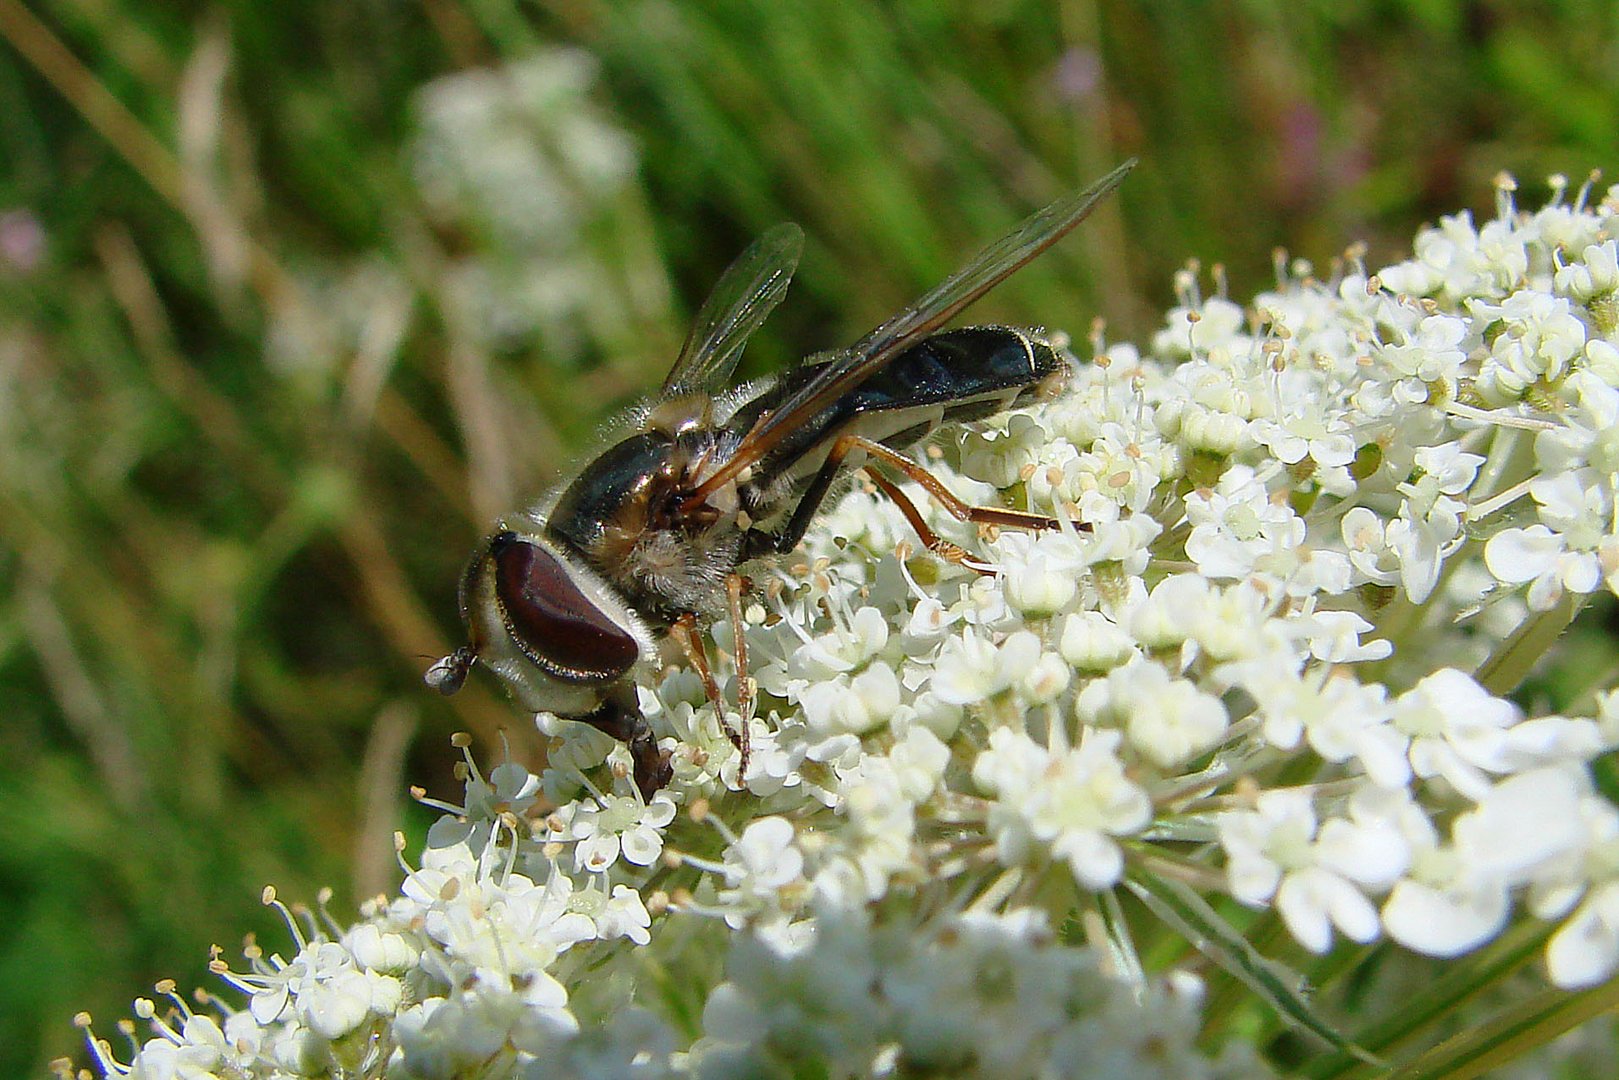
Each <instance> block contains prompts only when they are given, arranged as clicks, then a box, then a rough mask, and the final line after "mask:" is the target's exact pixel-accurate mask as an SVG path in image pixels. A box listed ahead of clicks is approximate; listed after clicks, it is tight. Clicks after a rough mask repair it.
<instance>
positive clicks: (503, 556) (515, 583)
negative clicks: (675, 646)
mask: <svg viewBox="0 0 1619 1080" xmlns="http://www.w3.org/2000/svg"><path fill="white" fill-rule="evenodd" d="M489 554H490V555H491V556H492V557H493V558H494V560H495V597H496V599H498V600H499V601H500V606H501V609H502V612H503V613H504V615H505V617H506V629H507V630H509V631H510V632H511V635H512V640H513V641H514V642H515V643H516V644H517V647H518V648H520V649H522V650H523V655H525V656H527V657H528V658H529V659H530V660H532V661H534V663H535V664H537V665H539V666H540V667H541V668H543V669H544V670H545V671H546V672H547V673H548V674H550V675H552V676H555V677H556V678H558V679H564V680H567V681H569V682H601V681H605V680H608V679H614V678H617V677H618V676H620V675H622V674H624V673H625V672H626V671H628V670H629V669H630V668H631V667H632V666H633V665H634V664H635V661H636V660H637V659H638V658H639V657H640V655H641V648H640V646H639V645H637V644H636V641H635V638H633V637H631V636H630V635H629V634H628V633H626V632H625V631H624V628H623V627H621V626H619V625H618V624H617V623H615V622H614V621H613V620H612V619H610V618H608V617H607V615H606V613H605V612H603V611H602V609H601V608H599V607H597V606H596V605H595V604H593V603H591V601H590V598H589V597H587V596H586V595H585V594H584V593H583V592H581V591H580V590H579V586H578V585H575V584H574V581H573V578H571V577H569V576H568V572H567V570H565V569H564V568H563V566H562V564H561V563H560V562H558V561H557V559H556V557H555V556H554V555H552V554H551V553H550V552H548V551H546V550H545V549H544V548H542V547H540V546H539V545H538V544H531V543H529V542H528V541H527V540H523V539H521V538H520V537H518V536H517V535H516V534H514V533H509V532H503V533H500V534H498V535H497V536H495V538H494V539H493V540H492V541H490V544H489Z"/></svg>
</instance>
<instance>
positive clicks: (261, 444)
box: [0, 0, 1619, 1076]
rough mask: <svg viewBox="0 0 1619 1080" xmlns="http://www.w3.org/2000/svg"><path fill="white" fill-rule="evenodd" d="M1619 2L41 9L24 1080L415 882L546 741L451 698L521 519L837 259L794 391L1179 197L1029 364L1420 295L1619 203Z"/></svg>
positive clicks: (4, 293) (31, 307)
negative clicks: (211, 962) (1156, 331)
mask: <svg viewBox="0 0 1619 1080" xmlns="http://www.w3.org/2000/svg"><path fill="white" fill-rule="evenodd" d="M1616 11H1619V8H1616V7H1615V5H1613V4H1612V3H1611V2H1609V0H1585V2H1579V0H1572V2H1564V3H1556V4H1553V3H1542V4H1521V3H1513V2H1509V0H1497V2H1480V3H1457V2H1446V0H1384V2H1371V0H1366V2H1354V0H1348V2H1344V0H1307V2H1298V3H1291V4H1286V5H1273V4H1269V3H1259V2H1247V3H1244V2H1235V0H1233V2H1226V3H1214V2H1209V3H1199V2H1191V0H1159V2H1147V3H1127V2H1122V0H1096V2H1081V0H1075V2H1071V3H1053V2H1033V0H976V2H966V3H940V2H938V0H926V2H923V0H895V2H890V3H883V4H853V3H849V4H838V3H819V4H797V3H781V2H776V0H712V2H703V3H673V2H670V0H622V2H607V0H561V2H546V0H532V2H520V0H351V2H349V3H318V2H311V0H284V2H281V3H276V4H266V3H253V2H247V0H226V2H219V3H196V2H172V0H171V2H161V3H159V2H153V0H50V2H30V3H19V2H18V0H0V39H3V44H0V701H3V703H4V704H3V715H0V800H3V802H4V805H5V806H6V807H7V808H8V809H7V810H6V812H5V813H4V814H3V815H0V1076H21V1075H33V1074H39V1073H41V1072H42V1071H43V1070H44V1068H45V1062H46V1061H48V1060H49V1059H50V1058H52V1057H55V1056H57V1055H63V1054H72V1055H74V1056H75V1057H76V1058H82V1054H81V1053H80V1051H79V1049H78V1045H77V1044H78V1036H77V1033H76V1032H75V1031H74V1030H73V1028H72V1027H71V1024H70V1018H71V1016H72V1015H73V1013H74V1012H75V1011H76V1010H78V1009H89V1010H91V1011H92V1012H94V1013H95V1015H96V1017H97V1019H98V1021H99V1023H98V1030H99V1031H100V1032H101V1033H102V1034H103V1035H112V1034H114V1032H113V1025H112V1021H113V1020H114V1019H115V1018H117V1017H118V1016H121V1015H124V1014H125V1013H126V1011H127V1008H128V1003H129V999H130V998H131V997H133V996H134V995H136V994H139V993H150V987H151V984H152V982H153V981H154V980H156V979H158V978H160V977H164V976H174V977H176V978H177V979H178V980H179V981H180V984H181V986H182V987H189V986H192V985H195V984H198V983H202V982H205V981H206V976H205V975H204V963H205V959H206V950H207V948H208V946H209V945H210V944H211V943H215V942H217V943H219V944H221V945H223V946H224V947H225V948H226V949H227V950H228V951H229V952H231V953H232V954H233V955H234V954H235V952H236V950H237V948H238V947H239V944H240V938H241V935H242V934H243V933H244V932H246V931H250V930H256V931H258V932H259V933H260V934H261V936H262V937H263V939H264V941H265V943H266V945H267V946H270V947H272V948H283V947H284V945H283V935H282V933H281V932H280V931H279V930H277V929H276V928H275V924H274V923H273V921H272V920H270V919H269V918H267V917H266V915H265V912H264V909H262V908H261V907H260V906H259V903H258V897H259V890H260V887H261V886H262V885H263V884H265V883H266V882H274V883H275V884H277V885H278V886H279V888H280V891H281V894H282V895H283V896H285V897H288V898H303V899H308V900H312V899H313V897H314V896H315V894H316V891H317V889H318V888H319V887H320V886H322V885H327V884H329V885H331V886H333V887H334V888H335V890H336V900H335V906H336V909H337V910H338V911H339V912H345V911H350V910H352V906H353V904H354V903H356V901H357V899H358V898H362V897H364V896H366V895H369V894H372V893H375V892H376V891H378V890H382V889H386V888H389V887H390V886H391V884H392V882H393V880H394V875H395V873H396V869H395V866H394V863H393V853H392V846H391V842H390V835H391V832H392V830H394V829H397V828H405V829H407V830H409V831H411V832H413V833H414V832H417V831H419V830H420V829H421V828H422V827H423V825H424V817H423V815H421V814H420V812H419V811H416V810H414V809H413V808H412V805H411V804H410V802H409V799H408V796H407V787H408V785H410V784H421V785H424V786H425V787H427V788H428V789H430V790H431V791H433V792H434V793H435V794H438V795H443V796H450V797H454V795H455V794H456V792H457V788H456V786H455V783H454V780H453V778H452V776H451V766H452V764H453V761H454V760H455V755H454V754H453V753H452V752H451V751H450V749H449V747H448V745H447V736H448V735H449V733H450V732H452V731H454V730H461V729H464V730H470V731H472V732H473V733H474V734H475V736H476V738H477V741H478V743H479V744H480V745H481V747H482V748H483V755H484V757H485V758H486V759H487V758H489V757H492V756H494V755H495V754H497V753H498V749H496V747H498V739H499V732H500V731H501V730H502V729H504V730H505V731H507V732H508V734H509V737H510V738H511V740H512V742H513V746H514V750H515V752H517V753H519V754H529V753H532V744H533V738H532V736H531V735H528V734H526V733H525V731H524V723H523V720H522V717H521V716H519V715H518V714H517V713H516V712H515V710H514V709H513V708H512V707H511V706H509V705H508V704H507V703H506V702H505V701H504V700H502V699H501V698H500V697H499V695H498V693H497V692H495V691H493V690H492V688H491V686H490V685H489V684H488V683H486V682H485V681H484V680H483V679H482V678H481V677H479V678H477V679H475V680H474V684H473V685H471V686H470V688H469V690H468V691H467V692H466V693H464V694H462V695H461V696H459V697H457V698H455V699H453V700H448V701H446V700H441V699H438V698H437V697H436V696H434V695H432V694H431V693H430V692H428V691H427V690H426V689H425V688H424V687H423V686H422V684H421V682H420V673H421V670H422V668H423V667H424V666H425V665H426V663H427V662H428V661H429V660H430V659H432V658H433V657H436V656H437V655H439V654H440V653H441V652H442V651H444V650H445V649H446V648H447V647H448V645H449V644H450V643H451V642H452V640H453V638H454V635H455V633H456V624H455V613H454V586H455V580H456V576H457V573H458V571H459V569H460V564H461V561H462V559H463V558H464V556H465V554H466V552H467V550H468V549H469V547H470V545H471V544H472V543H473V542H474V540H475V539H476V538H477V536H478V534H479V533H480V532H481V531H482V529H483V528H484V526H485V524H486V523H488V522H489V521H490V520H491V519H493V518H494V517H495V516H496V515H497V514H499V513H501V512H502V511H504V510H507V509H510V508H511V507H513V506H515V505H517V504H518V503H519V502H520V501H521V500H522V499H523V498H524V497H525V496H528V495H532V494H534V493H536V492H538V491H539V490H541V489H542V488H543V487H544V485H545V484H546V483H547V482H548V481H549V480H550V479H552V478H554V477H555V476H556V475H557V473H558V470H559V469H564V468H566V467H567V466H568V464H569V462H570V460H571V458H572V456H573V454H574V453H575V452H576V448H577V447H578V446H579V445H580V443H581V442H582V441H583V440H587V439H588V438H589V437H590V435H591V433H592V432H593V430H594V428H595V426H596V425H597V424H598V423H599V422H600V420H601V419H602V418H603V417H604V416H605V415H607V414H608V413H610V412H611V411H612V410H614V409H616V408H619V407H622V406H623V405H624V404H626V403H627V402H629V401H631V400H633V398H634V396H635V395H636V394H637V392H639V391H643V390H646V389H648V388H650V387H652V386H654V385H656V383H657V382H658V380H659V379H660V378H661V376H662V373H663V370H664V368H665V367H666V365H667V364H668V362H669V360H670V358H671V356H672V354H673V351H674V349H675V348H676V347H677V346H678V343H679V341H680V339H681V337H682V335H683V334H684V331H685V319H686V317H687V316H688V314H689V313H690V312H691V311H692V310H693V308H694V307H695V305H696V304H697V303H699V302H700V301H701V299H702V297H703V295H704V292H705V290H706V288H707V286H708V285H709V284H710V283H711V282H712V281H713V280H714V279H715V277H716V275H717V274H718V273H719V272H720V271H721V270H722V269H723V267H724V266H725V265H726V263H727V262H728V261H729V259H730V258H731V257H732V256H734V255H735V254H736V253H737V252H738V251H740V249H741V248H742V247H743V246H744V245H745V244H746V243H747V241H748V240H749V239H750V238H751V237H752V236H753V235H755V234H756V233H758V232H759V231H761V230H762V229H764V228H765V227H767V226H768V225H770V224H772V223H774V222H776V221H779V220H783V219H791V220H796V221H798V222H800V223H802V224H803V225H804V227H805V229H806V231H807V232H808V235H809V245H808V248H807V252H806V255H805V258H804V263H803V267H802V269H801V271H800V274H799V276H798V279H797V282H796V284H795V286H794V290H793V292H792V294H791V295H790V297H789V300H788V302H787V303H786V304H785V305H784V306H783V308H782V309H781V310H780V311H779V312H778V314H777V315H776V316H775V318H774V319H773V320H772V322H771V324H770V326H769V327H767V329H766V331H765V333H764V334H762V335H761V336H760V338H759V340H758V343H757V346H756V347H755V348H754V349H753V350H751V351H750V354H749V356H748V358H747V360H746V361H745V369H744V370H745V372H746V373H750V374H753V373H759V372H762V371H766V370H769V369H771V368H773V367H775V366H778V365H780V364H783V363H787V362H789V360H790V359H791V358H793V357H796V356H799V355H802V354H804V353H806V352H809V351H812V350H816V349H821V348H827V347H831V346H834V345H837V344H839V343H843V342H846V341H848V340H851V339H852V338H853V337H855V336H857V335H858V334H860V333H862V332H863V331H865V330H866V329H868V328H869V327H870V326H871V325H873V324H874V323H876V322H877V321H879V320H881V319H882V318H884V317H885V316H887V315H889V314H891V313H892V312H893V311H894V310H895V309H897V308H898V307H899V306H900V305H902V304H903V303H905V302H907V301H908V300H909V299H911V298H913V297H914V296H915V295H917V294H918V293H919V292H920V291H921V290H922V289H923V288H925V287H927V286H929V285H931V284H933V283H934V282H935V281H936V280H938V279H939V278H940V277H942V276H943V275H944V274H945V273H947V272H949V271H950V270H951V269H953V268H954V266H955V265H956V264H958V263H959V262H960V261H961V260H962V259H963V258H964V257H965V256H966V255H967V254H969V253H970V252H972V251H974V250H976V249H977V247H979V246H980V245H981V244H983V243H985V242H987V241H988V240H991V239H993V238H994V237H996V236H997V235H998V234H999V233H1000V232H1001V231H1002V230H1004V229H1005V228H1007V227H1008V226H1010V225H1011V224H1012V223H1014V222H1015V221H1016V220H1017V219H1018V218H1019V217H1021V216H1022V215H1023V214H1024V213H1025V212H1027V211H1028V210H1029V209H1030V208H1032V207H1033V206H1035V205H1037V204H1040V203H1043V202H1045V201H1046V200H1048V199H1050V198H1052V197H1054V196H1055V195H1057V194H1059V193H1061V192H1063V191H1065V190H1069V189H1072V188H1074V187H1076V186H1078V185H1080V184H1082V183H1085V182H1088V181H1089V180H1090V179H1092V178H1094V177H1095V176H1097V175H1100V174H1101V173H1102V172H1103V171H1105V170H1106V169H1108V168H1110V167H1111V166H1112V165H1113V164H1115V163H1116V162H1118V161H1119V160H1121V159H1122V158H1124V157H1126V156H1128V155H1132V154H1134V155H1138V156H1140V157H1141V159H1142V165H1141V167H1140V168H1139V169H1138V170H1137V171H1136V173H1135V175H1134V176H1132V177H1131V179H1130V180H1129V182H1128V183H1127V184H1126V185H1125V187H1124V189H1123V190H1122V192H1121V193H1120V195H1119V197H1118V198H1116V199H1115V200H1114V201H1112V202H1111V203H1110V204H1109V205H1107V206H1105V207H1104V208H1103V209H1102V210H1101V211H1100V212H1099V213H1098V214H1097V216H1096V217H1095V218H1094V219H1093V220H1092V221H1091V222H1090V223H1088V224H1087V225H1085V226H1084V227H1083V228H1082V229H1081V230H1080V231H1079V232H1078V233H1076V234H1075V235H1074V236H1073V237H1071V238H1070V239H1068V240H1067V241H1065V242H1064V243H1063V244H1061V245H1059V246H1058V247H1057V248H1056V249H1054V250H1053V251H1052V252H1051V253H1050V254H1048V255H1047V256H1045V257H1043V258H1042V259H1041V260H1039V261H1038V262H1037V263H1036V264H1035V265H1033V266H1031V267H1030V268H1029V269H1027V270H1026V271H1024V272H1023V273H1021V274H1019V275H1018V276H1017V278H1015V279H1014V280H1013V281H1012V282H1010V283H1009V284H1008V285H1006V286H1005V287H1004V288H1002V289H1000V290H999V291H997V292H996V293H995V294H994V295H992V296H991V297H990V298H989V299H987V300H986V301H985V302H984V303H983V304H982V305H981V306H980V307H979V308H978V309H977V311H976V312H975V315H976V316H977V317H978V318H979V319H980V320H981V321H989V320H991V319H1004V320H1011V321H1019V322H1024V323H1045V324H1048V325H1051V326H1057V327H1063V328H1067V329H1069V330H1071V331H1072V332H1074V333H1075V334H1076V336H1079V337H1081V338H1082V337H1083V336H1084V335H1085V333H1086V332H1087V331H1088V328H1089V326H1090V322H1091V320H1092V318H1093V317H1096V316H1098V315H1101V316H1105V317H1106V318H1107V320H1108V323H1109V332H1110V334H1112V335H1113V336H1132V335H1135V336H1139V335H1142V334H1144V333H1146V332H1148V331H1149V330H1150V329H1151V328H1152V327H1153V326H1154V324H1155V320H1156V317H1157V316H1156V315H1155V313H1156V312H1159V311H1161V310H1162V309H1163V308H1165V307H1167V306H1168V305H1169V304H1170V303H1171V302H1172V300H1173V297H1172V294H1171V291H1170V286H1169V283H1170V276H1171V274H1172V273H1173V271H1174V270H1175V269H1176V268H1177V267H1178V266H1180V265H1181V264H1182V263H1183V261H1184V260H1185V259H1186V258H1187V257H1189V256H1196V257H1197V258H1199V259H1201V260H1202V261H1203V263H1204V265H1205V267H1207V266H1208V265H1209V264H1211V263H1214V262H1221V263H1224V264H1225V265H1226V267H1227V268H1228V272H1229V277H1230V281H1231V290H1232V293H1233V295H1234V296H1235V297H1237V298H1242V297H1244V296H1246V295H1247V294H1249V293H1251V292H1252V291H1254V290H1256V289H1258V288H1262V287H1264V285H1265V284H1266V283H1267V282H1268V281H1270V280H1271V277H1272V270H1271V265H1272V251H1273V249H1274V248H1275V247H1277V246H1278V245H1283V246H1285V247H1287V248H1288V249H1289V251H1291V252H1292V253H1293V254H1295V255H1298V256H1302V257H1306V258H1309V259H1311V260H1313V261H1315V262H1316V264H1317V265H1318V266H1321V267H1323V268H1325V267H1327V265H1328V264H1329V263H1330V261H1331V259H1332V258H1333V257H1334V256H1336V255H1337V254H1339V253H1340V252H1341V251H1342V249H1343V248H1344V246H1345V245H1346V244H1348V243H1349V242H1351V241H1355V240H1364V241H1367V242H1368V243H1369V245H1370V251H1371V255H1370V258H1371V259H1372V261H1373V262H1374V263H1376V262H1378V261H1383V260H1388V259H1392V258H1397V257H1399V256H1400V255H1401V254H1402V253H1403V251H1404V249H1405V247H1406V245H1407V244H1408V243H1409V239H1410V236H1411V233H1412V231H1413V229H1414V228H1415V227H1416V225H1417V224H1418V223H1420V222H1422V221H1424V220H1432V219H1433V218H1434V217H1436V216H1437V215H1438V214H1440V213H1445V212H1450V211H1453V210H1455V209H1458V208H1461V207H1463V206H1473V207H1475V208H1477V209H1479V210H1481V211H1483V212H1484V213H1486V214H1487V213H1489V212H1491V209H1492V207H1493V190H1492V188H1491V186H1490V183H1491V178H1492V177H1493V176H1494V174H1496V173H1497V172H1498V171H1499V170H1503V169H1505V170H1511V171H1513V172H1515V173H1516V174H1517V175H1518V176H1519V177H1520V178H1521V180H1522V181H1523V184H1524V187H1525V189H1526V191H1525V201H1526V202H1531V203H1533V202H1538V201H1539V199H1540V198H1541V197H1542V196H1541V193H1542V191H1543V189H1544V185H1543V180H1544V177H1545V176H1546V175H1547V174H1550V173H1553V172H1564V173H1567V174H1569V175H1570V176H1571V177H1573V179H1574V181H1575V183H1576V184H1577V183H1578V182H1580V181H1581V180H1583V179H1584V178H1585V176H1586V174H1587V172H1588V170H1589V169H1591V168H1593V167H1602V166H1612V165H1613V164H1614V158H1615V133H1616V132H1619V92H1616V89H1619V88H1616V82H1619V34H1616V33H1615V29H1616V27H1615V24H1616V22H1619V14H1616Z"/></svg>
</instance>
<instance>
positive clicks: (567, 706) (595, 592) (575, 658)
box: [426, 528, 656, 717]
mask: <svg viewBox="0 0 1619 1080" xmlns="http://www.w3.org/2000/svg"><path fill="white" fill-rule="evenodd" d="M461 617H462V620H463V621H464V622H465V623H466V627H467V644H465V645H463V646H461V647H460V648H458V649H456V650H455V651H454V652H453V653H451V654H450V655H448V656H446V657H443V658H442V659H440V660H438V661H437V662H436V663H434V664H433V665H432V667H430V668H428V670H427V674H426V679H427V683H428V685H429V686H432V687H433V688H434V689H436V690H438V691H439V692H440V693H443V694H453V693H455V692H456V691H457V690H459V689H460V688H461V685H462V684H463V683H464V682H465V681H466V677H467V673H468V672H469V671H470V670H471V669H472V667H473V665H474V664H480V663H481V664H483V665H484V666H485V667H487V668H488V669H489V670H490V671H493V672H494V673H495V674H496V675H498V676H500V677H501V679H502V680H503V681H504V682H505V683H506V684H507V685H508V686H509V687H510V688H511V690H512V693H513V696H515V697H516V698H517V700H518V701H519V702H521V703H522V705H523V707H524V708H527V709H532V710H534V711H536V712H540V711H545V712H553V713H556V714H557V715H559V716H566V717H582V716H584V715H586V714H589V713H591V712H593V711H595V710H596V709H598V708H599V707H600V706H601V705H602V703H603V701H604V700H605V699H606V697H607V695H608V692H609V691H610V690H612V689H613V688H614V687H615V686H616V685H618V684H619V683H621V682H622V681H623V680H624V679H625V678H626V677H628V676H630V675H631V673H632V672H633V671H634V669H635V667H636V665H637V664H640V663H641V662H642V661H643V659H646V660H648V661H649V662H655V661H653V660H652V658H654V657H655V656H656V652H655V649H654V646H653V644H652V637H651V634H650V632H649V631H648V630H647V628H646V626H645V624H644V623H643V622H642V621H641V619H640V618H639V617H638V616H637V615H636V614H635V613H634V612H633V611H631V610H630V608H629V606H628V605H627V604H626V603H625V602H624V600H623V599H622V597H620V596H619V595H618V594H617V593H616V592H615V591H614V589H613V588H612V587H611V586H610V585H608V584H607V583H606V582H604V581H602V580H601V579H600V578H599V577H598V576H596V575H595V574H594V573H592V572H591V571H590V570H588V569H587V568H585V567H584V566H582V565H580V560H578V559H577V558H576V557H574V556H572V555H570V554H569V553H568V552H567V551H566V550H564V549H562V548H560V547H558V546H557V545H555V544H552V543H550V542H548V541H547V540H545V539H544V538H542V537H541V536H539V535H536V534H532V533H522V532H518V531H515V530H513V529H509V528H502V529H500V530H499V531H497V532H495V533H494V535H492V536H490V537H489V539H488V540H486V541H485V542H484V543H483V544H482V545H481V546H480V547H479V548H478V550H477V551H476V552H474V553H473V556H472V561H471V562H470V563H469V564H468V565H467V569H466V573H465V574H463V575H462V578H461Z"/></svg>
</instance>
